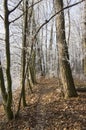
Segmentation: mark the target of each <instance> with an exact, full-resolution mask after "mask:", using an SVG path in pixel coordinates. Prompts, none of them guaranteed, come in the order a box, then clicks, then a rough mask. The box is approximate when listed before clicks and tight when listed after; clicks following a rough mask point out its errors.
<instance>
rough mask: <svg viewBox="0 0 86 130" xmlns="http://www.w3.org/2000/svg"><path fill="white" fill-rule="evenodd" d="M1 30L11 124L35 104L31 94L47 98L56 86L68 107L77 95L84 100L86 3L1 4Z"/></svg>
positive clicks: (0, 76)
mask: <svg viewBox="0 0 86 130" xmlns="http://www.w3.org/2000/svg"><path fill="white" fill-rule="evenodd" d="M0 30H1V31H0V88H1V96H0V97H1V98H0V100H1V104H3V106H4V110H5V114H6V115H7V116H6V117H7V119H8V120H12V119H14V118H15V119H16V118H17V117H19V112H20V113H21V109H23V108H24V107H25V108H27V107H26V106H27V105H28V103H27V102H29V103H30V102H31V101H32V99H33V100H35V99H34V97H35V96H34V95H33V98H31V100H30V99H29V98H30V97H29V98H27V97H28V96H31V94H35V92H38V90H39V93H40V94H38V95H37V97H40V95H42V94H43V93H47V96H49V94H48V92H47V90H46V88H48V87H49V86H50V89H51V84H52V83H53V89H51V90H52V92H53V94H54V89H57V88H58V93H59V95H58V94H57V97H59V98H60V97H61V98H62V99H64V101H65V99H69V98H71V97H73V98H75V99H74V100H75V101H76V99H77V96H78V95H80V96H82V95H81V94H79V93H78V92H77V91H79V90H80V91H81V92H84V94H85V95H86V93H85V92H86V89H85V79H86V77H85V76H86V0H19V1H17V0H15V1H14V0H0ZM76 81H78V85H77V82H76ZM43 83H44V85H43ZM56 86H57V87H56ZM78 86H79V88H78ZM16 93H17V95H16V101H17V103H16V108H15V107H14V97H15V96H14V95H15V94H16ZM54 96H55V95H53V96H51V97H52V99H53V98H54ZM49 98H50V97H49ZM40 99H41V98H40ZM62 99H61V100H62ZM38 100H39V99H38ZM61 100H59V102H60V101H61ZM70 100H71V99H70ZM56 101H57V98H56ZM80 101H82V100H80ZM39 102H42V100H40V101H39ZM45 102H46V101H45ZM57 102H58V101H57ZM83 102H84V101H83ZM81 103H82V102H81ZM54 105H56V104H54ZM67 105H68V106H69V104H67ZM73 105H74V104H73ZM38 106H39V105H38ZM45 107H46V106H45ZM54 107H55V106H53V108H54ZM14 108H15V109H16V110H14ZM20 108H21V109H20ZM28 108H30V106H29V107H28ZM40 108H41V109H42V107H40ZM40 108H39V109H38V110H37V112H38V111H40ZM84 108H85V109H86V106H85V107H84ZM43 109H44V108H43ZM74 109H75V106H74ZM85 109H83V110H85ZM32 113H34V112H32ZM39 113H40V112H39ZM43 116H44V115H43ZM63 117H64V116H63ZM28 118H29V117H28ZM83 118H84V117H83ZM85 119H86V118H85ZM40 120H41V118H40ZM85 121H86V120H85ZM11 125H12V124H11ZM60 126H61V124H60ZM42 128H43V127H40V128H39V129H40V130H44V129H42ZM65 128H66V127H65ZM80 128H81V126H80V127H79V128H78V127H77V130H82V129H80ZM1 129H2V128H1ZM3 129H4V128H3ZM36 129H37V130H39V129H38V128H35V129H34V130H36ZM57 129H59V130H61V129H62V130H66V129H67V128H66V129H63V128H59V127H57V128H56V129H55V130H57ZM27 130H30V128H28V129H27ZM31 130H32V129H31ZM46 130H48V128H47V129H46ZM50 130H54V128H50ZM83 130H85V129H83Z"/></svg>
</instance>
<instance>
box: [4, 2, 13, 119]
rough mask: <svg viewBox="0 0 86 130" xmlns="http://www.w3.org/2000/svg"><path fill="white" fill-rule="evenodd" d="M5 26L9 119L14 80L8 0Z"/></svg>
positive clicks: (5, 9) (7, 112)
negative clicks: (12, 75)
mask: <svg viewBox="0 0 86 130" xmlns="http://www.w3.org/2000/svg"><path fill="white" fill-rule="evenodd" d="M4 14H5V17H4V26H5V47H6V77H7V104H6V106H5V111H6V114H7V117H8V119H9V120H10V119H12V118H13V112H12V110H11V107H12V80H11V74H10V41H9V11H8V1H7V0H4Z"/></svg>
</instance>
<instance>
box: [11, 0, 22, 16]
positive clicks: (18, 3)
mask: <svg viewBox="0 0 86 130" xmlns="http://www.w3.org/2000/svg"><path fill="white" fill-rule="evenodd" d="M22 1H23V0H20V2H19V3H18V4H17V5H16V6H15V7H14V8H13V9H12V10H10V11H9V14H10V13H12V12H13V11H15V10H16V9H17V7H18V6H19V5H20V4H21V2H22Z"/></svg>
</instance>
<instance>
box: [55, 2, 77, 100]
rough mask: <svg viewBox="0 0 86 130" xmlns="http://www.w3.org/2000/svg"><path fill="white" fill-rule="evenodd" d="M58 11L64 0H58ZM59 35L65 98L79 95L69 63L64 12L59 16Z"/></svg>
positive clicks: (60, 65)
mask: <svg viewBox="0 0 86 130" xmlns="http://www.w3.org/2000/svg"><path fill="white" fill-rule="evenodd" d="M56 7H57V11H59V10H61V9H62V8H63V0H56ZM57 35H58V51H59V67H60V76H61V81H62V84H63V88H64V95H65V98H68V97H75V96H77V93H76V90H75V86H74V81H73V77H72V72H71V68H70V63H69V54H68V46H67V43H66V37H65V21H64V12H63V11H62V12H61V13H59V14H58V16H57Z"/></svg>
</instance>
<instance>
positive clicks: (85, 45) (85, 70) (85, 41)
mask: <svg viewBox="0 0 86 130" xmlns="http://www.w3.org/2000/svg"><path fill="white" fill-rule="evenodd" d="M83 21H84V22H83V36H82V43H83V50H84V51H83V52H84V53H85V52H86V1H84V15H83ZM83 73H84V75H85V76H86V54H84V59H83Z"/></svg>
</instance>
